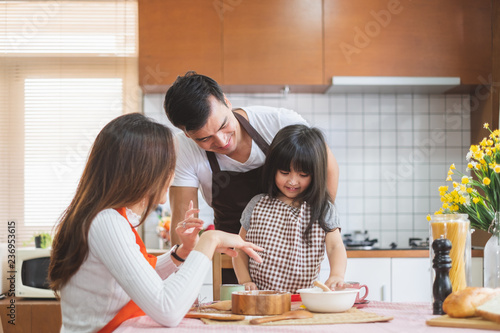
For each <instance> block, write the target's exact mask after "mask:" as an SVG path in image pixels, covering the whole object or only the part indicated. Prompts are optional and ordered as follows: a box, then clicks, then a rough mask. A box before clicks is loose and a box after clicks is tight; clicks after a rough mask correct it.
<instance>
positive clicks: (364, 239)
mask: <svg viewBox="0 0 500 333" xmlns="http://www.w3.org/2000/svg"><path fill="white" fill-rule="evenodd" d="M376 243H378V240H377V239H370V237H369V236H368V231H364V232H361V231H354V234H345V235H344V246H345V248H346V250H374V249H376V247H375V244H376Z"/></svg>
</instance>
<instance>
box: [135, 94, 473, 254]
mask: <svg viewBox="0 0 500 333" xmlns="http://www.w3.org/2000/svg"><path fill="white" fill-rule="evenodd" d="M163 97H164V95H163V94H149V95H145V96H144V113H145V114H146V115H147V116H150V117H152V118H155V119H157V120H158V121H160V122H162V123H164V124H167V125H169V126H170V127H172V126H171V124H170V123H169V122H168V119H167V117H166V116H165V114H164V112H163V106H162V102H163ZM227 97H228V98H229V100H230V101H231V102H232V104H233V107H239V106H248V105H267V106H276V107H284V108H288V109H292V110H295V111H296V112H298V113H299V114H301V115H302V116H303V117H304V118H305V119H306V120H307V121H308V122H309V123H310V124H311V125H312V126H315V127H318V128H319V129H321V130H322V131H323V132H324V134H325V136H326V138H327V141H328V145H329V146H330V149H331V150H332V152H333V154H334V155H335V157H336V159H337V162H338V164H339V168H340V180H339V188H338V193H337V198H336V200H335V202H336V205H337V209H338V210H339V213H340V217H341V223H342V233H349V232H352V231H355V230H367V231H368V232H369V236H370V238H377V239H378V240H379V243H378V245H379V246H380V247H388V246H389V244H390V243H392V242H395V243H397V244H398V247H400V248H401V247H407V246H408V239H409V238H410V237H418V238H423V239H425V238H426V237H428V233H429V231H428V222H427V220H426V216H427V214H429V213H433V212H434V211H436V210H438V209H439V207H440V206H441V201H440V198H439V193H438V187H439V186H441V185H445V184H446V182H445V178H446V176H447V171H448V168H449V166H450V165H451V164H452V163H455V165H456V167H457V169H458V170H459V171H461V172H465V167H466V163H465V154H466V153H467V151H468V149H469V147H470V107H469V105H470V101H469V100H470V97H469V95H386V94H383V95H376V94H374V95H371V94H370V95H360V94H343V95H322V94H289V95H287V96H286V97H285V96H282V97H280V96H276V95H263V94H261V95H253V94H228V95H227ZM200 208H201V209H202V212H204V214H203V215H202V216H201V217H202V218H203V219H204V220H205V221H209V220H211V219H212V216H211V211H210V209H209V207H208V206H206V204H204V205H201V204H200Z"/></svg>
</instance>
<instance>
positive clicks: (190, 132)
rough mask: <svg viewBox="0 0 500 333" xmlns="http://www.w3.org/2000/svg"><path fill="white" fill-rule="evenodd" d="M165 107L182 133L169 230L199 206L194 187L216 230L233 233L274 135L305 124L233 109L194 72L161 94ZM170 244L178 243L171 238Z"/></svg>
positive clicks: (273, 112) (292, 116)
mask: <svg viewBox="0 0 500 333" xmlns="http://www.w3.org/2000/svg"><path fill="white" fill-rule="evenodd" d="M164 108H165V113H166V114H167V117H168V119H169V120H170V122H171V123H172V124H173V125H174V126H176V127H177V128H179V129H181V130H182V131H183V132H184V133H180V135H178V136H177V140H178V141H177V143H178V151H177V164H176V168H175V178H174V181H173V184H172V187H171V188H170V207H171V209H172V220H171V223H172V225H171V230H175V228H176V226H177V223H178V222H179V221H182V220H184V218H185V213H186V211H187V210H188V209H190V202H193V206H194V207H198V188H199V189H200V190H201V193H202V195H203V198H204V199H205V201H206V202H207V203H208V204H209V205H210V206H211V207H212V208H213V209H214V224H215V228H216V229H219V230H224V231H228V232H232V233H238V232H239V230H240V227H241V225H240V222H239V221H240V217H241V213H242V211H243V209H244V208H245V206H246V205H247V203H248V201H250V199H251V198H252V197H253V196H255V195H256V194H258V193H262V190H261V189H260V183H261V179H260V173H261V168H262V165H263V164H264V160H265V157H266V156H265V153H266V151H267V149H268V147H269V144H270V143H271V141H272V139H273V138H274V136H275V134H276V133H277V132H278V131H279V130H280V129H281V128H283V127H285V126H288V125H292V124H307V123H306V121H305V120H304V119H303V118H302V117H301V116H300V115H299V114H297V113H295V112H293V111H290V110H286V109H282V108H271V107H262V106H254V107H245V108H242V109H237V110H232V109H231V102H230V101H229V100H228V99H227V98H226V96H225V95H224V93H223V92H222V89H221V88H220V86H219V85H218V84H217V82H215V81H214V80H213V79H211V78H209V77H207V76H204V75H200V74H196V73H195V72H188V73H186V75H185V76H180V77H178V78H177V80H176V81H175V82H174V84H173V85H172V87H170V88H169V90H168V91H167V93H166V96H165V102H164ZM328 155H329V156H328V179H327V182H328V190H329V192H330V195H331V197H332V200H334V199H335V195H336V193H337V186H338V164H337V162H336V160H335V158H334V156H333V154H332V153H331V151H330V149H328ZM172 243H173V244H178V243H179V239H178V238H177V236H176V235H175V233H172ZM226 283H227V282H226Z"/></svg>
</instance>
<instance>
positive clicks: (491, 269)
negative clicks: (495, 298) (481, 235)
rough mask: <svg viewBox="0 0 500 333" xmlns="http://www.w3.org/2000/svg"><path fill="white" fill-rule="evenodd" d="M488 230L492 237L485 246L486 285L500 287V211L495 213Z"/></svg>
mask: <svg viewBox="0 0 500 333" xmlns="http://www.w3.org/2000/svg"><path fill="white" fill-rule="evenodd" d="M488 232H489V233H491V237H490V239H489V240H488V242H486V245H485V247H484V286H485V287H488V288H498V287H500V237H499V234H500V212H496V213H495V218H494V219H493V221H492V222H491V225H490V228H489V229H488Z"/></svg>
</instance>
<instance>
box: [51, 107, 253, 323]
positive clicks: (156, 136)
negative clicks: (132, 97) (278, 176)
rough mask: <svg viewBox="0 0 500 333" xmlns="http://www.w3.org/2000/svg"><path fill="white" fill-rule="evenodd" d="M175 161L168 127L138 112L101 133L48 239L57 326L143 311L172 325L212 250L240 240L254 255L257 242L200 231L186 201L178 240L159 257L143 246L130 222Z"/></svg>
mask: <svg viewBox="0 0 500 333" xmlns="http://www.w3.org/2000/svg"><path fill="white" fill-rule="evenodd" d="M174 166H175V150H174V142H173V138H172V134H171V132H170V130H169V129H168V128H166V127H164V126H163V125H160V124H158V123H155V122H153V121H150V120H148V119H147V118H146V117H144V116H143V115H140V114H137V113H135V114H127V115H124V116H121V117H118V118H116V119H114V120H113V121H111V122H110V123H109V124H107V125H106V126H105V127H104V128H103V129H102V131H101V132H100V133H99V135H98V136H97V138H96V140H95V142H94V145H93V147H92V150H91V152H90V155H89V158H88V161H87V164H86V166H85V169H84V171H83V175H82V178H81V179H80V182H79V184H78V188H77V190H76V194H75V197H74V198H73V200H72V202H71V204H70V205H69V207H68V208H67V209H66V211H65V212H64V214H63V216H62V218H61V221H60V223H59V225H58V226H57V230H56V236H55V238H54V242H53V248H52V254H51V262H50V268H49V278H50V280H51V287H52V289H53V290H54V291H59V293H60V298H61V310H62V321H63V325H62V329H61V332H97V331H99V332H111V331H113V330H114V329H116V328H117V327H118V326H119V325H120V324H121V323H122V322H123V321H125V320H127V319H130V318H134V317H138V316H141V315H144V314H147V315H148V316H150V317H151V318H152V319H154V320H155V321H156V322H158V323H160V324H162V325H165V326H176V325H177V324H178V323H179V322H180V321H181V319H182V318H183V317H184V315H185V314H186V312H187V311H188V310H189V308H190V306H191V305H192V304H193V302H194V301H195V299H196V297H197V295H198V293H199V290H200V288H201V285H202V284H203V280H204V278H205V276H206V274H207V272H208V271H209V269H210V267H211V262H210V261H211V259H212V256H213V253H214V251H215V250H218V251H220V252H226V253H228V254H229V255H233V256H234V255H236V252H235V251H234V250H231V249H230V248H238V249H240V250H242V251H244V252H245V253H247V254H248V255H249V256H250V257H253V258H254V259H255V260H257V261H260V257H259V256H258V255H257V254H256V253H255V252H254V250H259V248H258V247H257V246H255V245H253V244H250V243H247V242H244V241H243V240H242V239H241V238H240V237H239V236H237V235H230V234H226V233H224V232H220V231H209V232H205V233H203V234H202V236H201V237H198V231H200V229H201V228H202V226H203V221H201V220H200V219H197V218H194V217H193V214H195V213H197V212H198V210H197V209H192V205H191V207H190V210H188V212H187V213H186V219H185V220H184V221H183V222H181V223H179V225H178V227H177V228H176V232H177V234H178V235H179V237H180V238H181V240H182V242H183V244H182V245H181V246H175V247H174V248H173V249H172V250H171V251H170V252H169V253H167V254H164V255H162V256H160V257H158V258H156V257H154V256H151V255H148V253H147V252H146V248H145V246H144V243H143V242H142V240H141V238H140V237H139V235H138V233H137V232H136V230H135V229H134V228H135V227H137V226H138V225H140V224H141V223H142V222H144V220H145V218H146V216H147V215H148V213H150V212H151V211H152V210H153V209H154V207H156V206H157V205H158V204H159V203H164V202H165V201H166V194H167V189H168V186H169V184H170V182H171V179H172V176H173V174H174V172H173V170H174ZM180 264H182V266H181V267H180V268H178V267H177V266H179V265H180ZM176 271H177V273H176V274H172V273H175V272H176Z"/></svg>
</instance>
